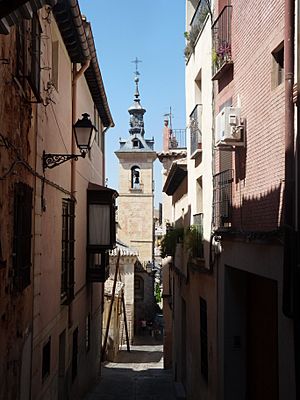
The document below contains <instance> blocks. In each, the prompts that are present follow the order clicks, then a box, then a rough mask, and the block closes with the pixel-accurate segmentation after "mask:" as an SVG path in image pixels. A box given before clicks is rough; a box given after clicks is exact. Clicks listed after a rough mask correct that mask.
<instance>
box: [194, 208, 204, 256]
mask: <svg viewBox="0 0 300 400" xmlns="http://www.w3.org/2000/svg"><path fill="white" fill-rule="evenodd" d="M193 220H194V221H193V224H194V227H195V230H196V238H197V246H196V247H195V249H194V250H193V253H194V254H193V255H194V257H200V258H203V257H204V249H203V214H202V213H199V214H195V215H193Z"/></svg>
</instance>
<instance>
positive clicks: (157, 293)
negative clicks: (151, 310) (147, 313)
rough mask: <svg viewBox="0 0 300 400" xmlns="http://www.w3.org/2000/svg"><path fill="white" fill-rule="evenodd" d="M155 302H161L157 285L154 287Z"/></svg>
mask: <svg viewBox="0 0 300 400" xmlns="http://www.w3.org/2000/svg"><path fill="white" fill-rule="evenodd" d="M155 301H156V303H160V302H161V292H160V286H159V284H158V283H156V285H155Z"/></svg>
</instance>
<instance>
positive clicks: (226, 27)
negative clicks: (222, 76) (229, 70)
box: [212, 6, 232, 75]
mask: <svg viewBox="0 0 300 400" xmlns="http://www.w3.org/2000/svg"><path fill="white" fill-rule="evenodd" d="M231 19H232V6H225V7H224V8H223V10H222V11H221V13H220V14H219V16H218V18H217V19H216V21H215V22H214V23H213V26H212V31H213V54H212V61H213V74H214V75H216V74H217V72H218V71H219V70H221V68H222V67H223V65H224V64H228V63H230V64H231V63H232V53H231Z"/></svg>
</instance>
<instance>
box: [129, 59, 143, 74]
mask: <svg viewBox="0 0 300 400" xmlns="http://www.w3.org/2000/svg"><path fill="white" fill-rule="evenodd" d="M131 62H132V63H134V64H135V75H136V76H137V75H140V73H139V71H138V66H139V63H141V62H142V61H141V60H139V59H138V58H137V57H135V60H133V61H131Z"/></svg>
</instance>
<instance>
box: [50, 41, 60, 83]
mask: <svg viewBox="0 0 300 400" xmlns="http://www.w3.org/2000/svg"><path fill="white" fill-rule="evenodd" d="M58 65H59V42H58V40H54V41H53V42H52V68H51V72H52V83H53V85H54V87H55V89H56V90H58V75H59V74H58Z"/></svg>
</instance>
